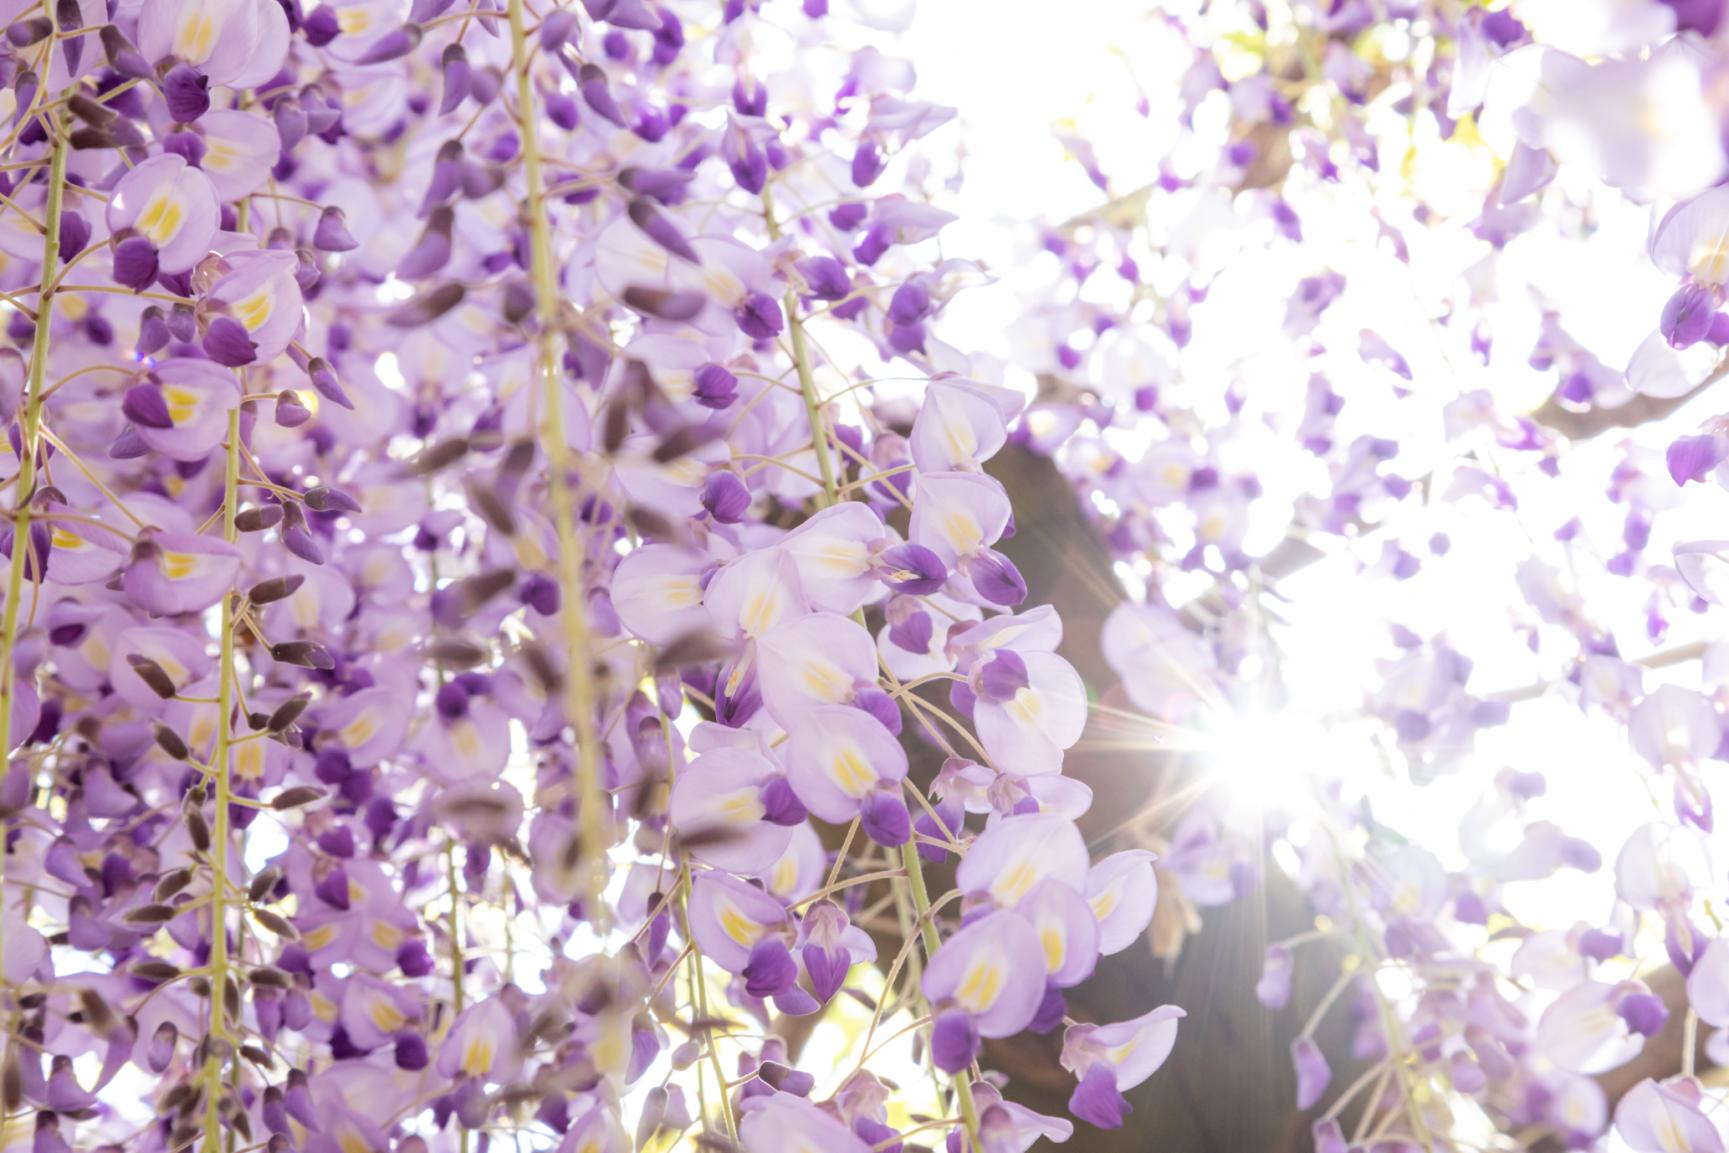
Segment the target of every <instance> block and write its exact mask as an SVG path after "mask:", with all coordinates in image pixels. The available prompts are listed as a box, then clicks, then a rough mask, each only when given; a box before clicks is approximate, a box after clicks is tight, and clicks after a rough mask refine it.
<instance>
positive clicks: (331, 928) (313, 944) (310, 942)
mask: <svg viewBox="0 0 1729 1153" xmlns="http://www.w3.org/2000/svg"><path fill="white" fill-rule="evenodd" d="M335 937H336V926H335V925H333V924H332V925H320V926H318V928H316V929H314V930H312V931H311V932H310V933H307V934H306V947H307V948H308V949H311V950H312V951H313V952H315V953H316V952H317V951H318V950H320V949H322V948H324V946H326V945H328V944H330V942H331V941H332V940H334V939H335Z"/></svg>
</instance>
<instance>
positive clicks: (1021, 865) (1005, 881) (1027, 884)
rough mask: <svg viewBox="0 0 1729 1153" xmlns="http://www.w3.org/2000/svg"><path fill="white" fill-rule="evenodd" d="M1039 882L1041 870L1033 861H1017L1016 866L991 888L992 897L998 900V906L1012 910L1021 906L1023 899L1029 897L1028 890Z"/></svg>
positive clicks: (1000, 877) (998, 879)
mask: <svg viewBox="0 0 1729 1153" xmlns="http://www.w3.org/2000/svg"><path fill="white" fill-rule="evenodd" d="M1038 880H1039V870H1038V869H1037V868H1036V867H1035V866H1034V865H1033V863H1032V862H1031V861H1028V860H1025V859H1022V860H1019V861H1016V862H1015V863H1014V866H1013V867H1012V868H1010V869H1009V870H1008V871H1007V872H1006V873H1003V874H1002V875H1001V876H999V877H998V878H997V880H996V883H995V884H994V885H992V886H991V896H993V897H995V898H996V900H997V904H999V905H1002V906H1003V907H1004V908H1010V907H1012V906H1014V905H1018V904H1020V901H1021V898H1022V897H1024V896H1026V895H1027V892H1028V890H1030V889H1031V888H1032V887H1033V886H1034V885H1035V884H1037V883H1038Z"/></svg>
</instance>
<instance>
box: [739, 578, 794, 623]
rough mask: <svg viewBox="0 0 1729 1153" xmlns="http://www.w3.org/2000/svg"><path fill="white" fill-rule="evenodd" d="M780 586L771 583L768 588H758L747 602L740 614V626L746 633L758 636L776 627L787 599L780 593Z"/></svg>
mask: <svg viewBox="0 0 1729 1153" xmlns="http://www.w3.org/2000/svg"><path fill="white" fill-rule="evenodd" d="M780 592H781V590H780V586H779V585H778V584H771V585H769V587H768V588H765V589H758V590H757V591H756V592H754V593H752V594H751V596H750V599H749V600H747V601H746V602H745V605H744V612H743V613H742V614H740V616H739V622H738V623H739V627H741V628H742V629H744V631H745V633H746V635H748V636H756V635H758V634H759V633H765V632H767V631H768V630H769V629H771V628H773V627H774V623H775V622H776V621H778V620H780V617H781V612H782V611H783V610H784V609H785V607H786V604H785V600H784V599H783V598H782V597H781V595H780Z"/></svg>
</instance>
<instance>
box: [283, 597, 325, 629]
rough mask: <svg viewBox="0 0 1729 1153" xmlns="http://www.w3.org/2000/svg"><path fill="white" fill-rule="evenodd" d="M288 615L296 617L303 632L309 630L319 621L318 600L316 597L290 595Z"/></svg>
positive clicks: (295, 621)
mask: <svg viewBox="0 0 1729 1153" xmlns="http://www.w3.org/2000/svg"><path fill="white" fill-rule="evenodd" d="M288 615H289V616H291V617H293V618H294V623H295V624H296V625H298V626H300V630H301V631H302V632H309V631H311V629H312V626H313V625H316V624H317V623H318V600H317V598H316V597H309V596H306V597H290V598H289V600H288Z"/></svg>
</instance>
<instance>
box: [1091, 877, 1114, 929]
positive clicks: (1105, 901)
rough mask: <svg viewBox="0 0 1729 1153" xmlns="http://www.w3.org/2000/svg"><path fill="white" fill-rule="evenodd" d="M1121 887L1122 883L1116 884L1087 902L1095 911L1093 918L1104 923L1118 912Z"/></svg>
mask: <svg viewBox="0 0 1729 1153" xmlns="http://www.w3.org/2000/svg"><path fill="white" fill-rule="evenodd" d="M1121 887H1122V886H1121V883H1120V882H1119V883H1118V884H1114V885H1112V886H1111V887H1110V888H1108V889H1106V890H1105V891H1104V892H1102V893H1100V894H1099V895H1098V896H1096V897H1094V898H1092V899H1091V900H1090V901H1088V902H1087V904H1088V906H1090V907H1091V908H1092V910H1093V916H1095V917H1097V918H1098V919H1099V920H1101V921H1102V920H1104V919H1105V918H1106V917H1108V916H1110V915H1111V914H1112V913H1113V912H1115V911H1116V908H1117V897H1118V890H1119V889H1120V888H1121Z"/></svg>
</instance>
